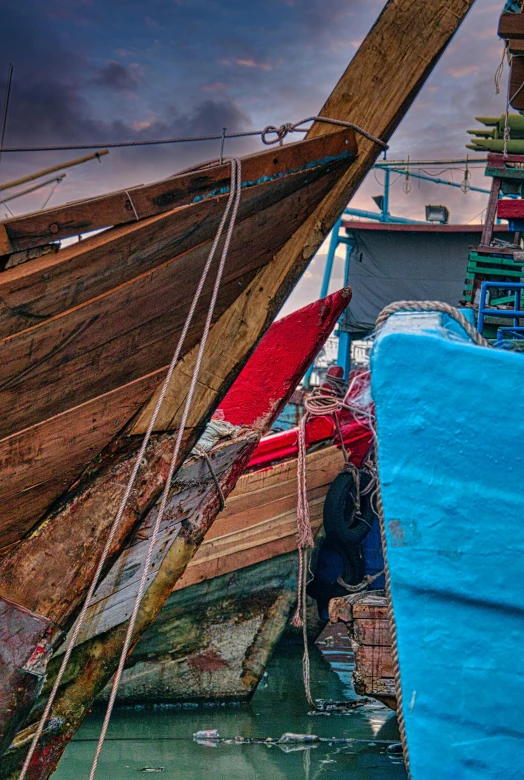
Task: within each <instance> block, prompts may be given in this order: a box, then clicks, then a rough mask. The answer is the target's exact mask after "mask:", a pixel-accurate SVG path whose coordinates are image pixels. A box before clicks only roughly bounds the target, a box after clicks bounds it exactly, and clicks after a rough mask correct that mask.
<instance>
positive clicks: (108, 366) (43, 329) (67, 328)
mask: <svg viewBox="0 0 524 780" xmlns="http://www.w3.org/2000/svg"><path fill="white" fill-rule="evenodd" d="M335 174H336V166H334V168H333V170H332V171H331V173H329V174H328V173H326V175H325V176H323V177H322V178H320V179H318V180H317V181H316V182H312V183H311V184H309V185H307V186H306V187H305V188H304V189H303V190H302V191H301V192H296V193H293V194H292V195H291V196H290V197H289V198H287V199H286V200H285V201H284V202H280V203H277V204H275V205H273V206H271V207H270V208H268V209H266V210H265V211H263V212H259V213H257V214H255V215H253V217H251V218H250V219H248V220H245V221H244V222H242V223H240V224H238V225H237V226H236V228H235V231H234V236H233V240H232V242H231V248H230V252H229V256H228V264H227V266H226V270H225V273H224V281H223V284H222V285H221V290H220V294H219V299H218V303H217V308H216V317H217V318H218V317H219V316H220V315H221V314H222V313H223V312H224V311H225V310H226V309H227V307H228V306H229V305H230V304H231V303H232V301H234V299H235V298H236V297H237V296H238V295H239V292H240V291H241V290H242V289H243V288H244V287H246V286H247V285H248V283H249V281H250V280H251V278H252V277H253V274H254V273H255V271H256V269H257V268H259V267H260V266H261V265H263V264H265V263H267V262H268V261H269V259H270V258H271V257H272V255H273V253H274V251H275V250H276V249H277V248H278V247H279V246H281V245H282V244H283V243H284V242H285V240H286V238H287V236H288V235H289V233H290V232H291V230H292V229H293V224H300V222H301V221H303V220H304V218H305V217H306V215H307V214H308V213H310V212H311V210H312V209H313V208H314V206H315V204H316V203H318V201H319V200H320V199H321V198H322V196H323V195H324V194H325V192H326V191H327V190H328V189H329V188H330V186H331V185H332V181H333V177H334V176H335ZM260 186H269V185H260ZM273 186H274V185H273ZM283 209H285V212H286V214H287V217H286V218H285V219H283V218H282V214H283ZM253 234H255V235H256V237H257V240H256V243H254V242H253V240H252V237H253ZM247 245H249V247H250V251H249V252H247V253H246V249H245V248H246V246H247ZM208 249H209V247H208V245H207V244H203V245H201V246H199V247H198V248H196V249H194V250H191V251H190V252H187V253H185V254H184V255H182V256H181V257H177V258H175V259H174V260H173V261H170V262H167V263H164V264H162V265H161V266H159V267H157V268H155V269H154V270H153V271H151V272H149V273H148V274H144V275H143V276H141V277H138V278H137V279H134V280H132V281H131V282H128V283H127V284H125V285H122V286H120V287H119V288H117V289H116V290H114V291H112V292H110V293H108V294H107V295H105V296H101V297H99V298H97V299H95V300H93V301H89V302H87V303H86V304H83V305H82V306H79V307H76V308H75V309H73V310H71V311H70V312H66V313H64V314H63V315H62V316H59V317H55V318H53V319H51V320H49V321H47V322H44V323H43V324H41V325H39V326H36V327H34V328H32V329H31V330H28V331H25V332H23V333H20V334H18V335H16V336H13V337H10V339H8V340H7V341H4V342H3V345H4V360H3V362H2V365H1V366H0V408H1V409H2V412H3V414H2V420H1V422H0V435H2V436H6V435H9V434H11V433H13V432H15V431H16V430H19V429H20V428H24V427H27V426H29V425H32V424H35V423H37V422H40V421H41V420H42V419H45V417H46V416H54V415H56V414H58V413H60V412H62V411H64V410H65V409H67V408H69V407H70V406H73V405H78V404H80V403H83V402H85V401H87V400H89V399H90V398H92V397H96V396H97V395H100V394H102V393H105V392H109V391H110V390H112V389H114V388H115V387H118V386H119V385H120V384H125V383H126V382H129V381H132V380H134V379H137V378H138V377H139V376H141V375H143V374H145V373H150V372H152V371H154V370H155V369H158V368H159V367H160V366H162V365H164V364H165V363H166V362H168V361H169V359H170V357H171V353H172V351H173V349H174V344H175V342H176V337H177V335H178V333H179V332H180V329H181V328H182V325H183V323H184V321H185V318H186V315H187V311H188V309H189V305H190V301H191V296H192V294H193V289H194V287H195V286H196V284H197V281H198V277H199V274H200V270H201V268H202V266H203V264H204V263H205V260H206V258H207V253H208ZM212 283H213V280H212V278H211V279H210V280H209V281H208V283H207V285H206V287H205V289H204V292H203V294H202V297H201V299H200V303H199V306H198V307H197V312H196V314H195V320H194V322H195V323H196V324H195V325H194V326H193V327H192V328H191V329H190V331H189V333H188V337H187V342H186V349H189V348H190V347H191V346H192V345H193V344H195V343H196V341H197V339H198V337H199V335H200V332H201V325H200V324H199V323H200V322H201V321H202V319H203V317H204V316H205V312H206V309H207V306H208V304H209V297H210V292H211V287H212ZM15 399H16V403H15Z"/></svg>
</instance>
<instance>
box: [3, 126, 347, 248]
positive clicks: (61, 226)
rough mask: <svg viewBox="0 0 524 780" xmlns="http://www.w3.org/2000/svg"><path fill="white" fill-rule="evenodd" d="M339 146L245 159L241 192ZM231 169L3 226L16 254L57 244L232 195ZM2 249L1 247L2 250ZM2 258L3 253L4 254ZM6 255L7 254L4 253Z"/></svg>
mask: <svg viewBox="0 0 524 780" xmlns="http://www.w3.org/2000/svg"><path fill="white" fill-rule="evenodd" d="M344 135H345V137H346V138H347V143H345V144H344V150H347V151H350V152H351V153H352V154H353V155H354V154H356V151H357V149H356V142H355V136H354V133H353V132H352V131H351V130H349V129H346V130H345V131H344ZM340 151H341V149H340V146H338V145H337V144H329V143H328V144H326V143H325V142H322V143H320V144H318V143H317V144H315V143H311V142H308V143H306V144H303V143H301V142H298V143H293V144H286V145H285V146H282V147H273V148H272V149H266V150H264V151H262V152H258V153H256V154H252V155H249V156H248V157H245V158H243V159H242V186H243V188H244V189H245V188H247V187H249V186H253V185H255V184H256V183H258V182H259V181H261V180H268V179H270V178H276V177H279V176H281V175H282V174H285V173H287V172H289V171H298V170H302V169H303V168H304V167H306V166H308V165H309V164H310V163H313V162H315V161H317V160H322V159H325V158H327V157H330V156H332V155H336V154H339V153H340ZM230 173H231V166H230V165H229V163H225V164H223V165H216V166H214V167H213V168H208V169H200V170H196V171H195V170H194V171H190V172H187V173H182V174H178V175H175V176H172V177H171V178H169V179H164V180H163V181H160V182H155V183H153V184H149V185H142V186H140V187H134V188H132V189H129V190H120V191H119V192H113V193H109V194H108V195H102V196H100V197H98V198H90V199H87V200H82V201H77V202H75V203H70V204H66V205H65V206H59V207H56V208H51V209H47V210H46V211H42V212H38V213H34V214H26V215H24V216H22V217H15V218H13V219H9V220H6V221H5V222H4V223H3V228H4V231H5V234H6V236H7V238H8V240H9V241H10V245H11V251H14V250H15V249H25V248H27V247H31V246H38V245H40V244H45V243H47V242H49V241H57V240H59V239H61V238H66V237H67V236H73V235H74V236H76V235H78V234H79V233H86V232H89V231H91V230H98V229H100V228H105V227H109V226H113V225H121V224H123V223H128V222H132V221H133V220H135V219H136V216H135V211H136V214H137V215H138V217H139V219H143V218H145V217H150V216H152V215H155V214H159V213H162V212H165V211H168V210H171V209H173V208H176V207H179V206H182V205H186V204H190V203H193V202H197V201H199V200H207V199H209V198H210V197H213V196H214V195H215V194H216V193H220V192H223V191H224V190H228V189H229V185H230ZM1 248H2V245H1V244H0V249H1ZM0 254H2V252H0ZM4 254H5V252H4Z"/></svg>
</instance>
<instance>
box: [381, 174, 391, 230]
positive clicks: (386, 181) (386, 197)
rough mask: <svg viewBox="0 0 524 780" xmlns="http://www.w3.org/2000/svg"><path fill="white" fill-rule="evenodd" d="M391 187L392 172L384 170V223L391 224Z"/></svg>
mask: <svg viewBox="0 0 524 780" xmlns="http://www.w3.org/2000/svg"><path fill="white" fill-rule="evenodd" d="M389 185H390V171H389V168H384V199H383V201H382V222H389V221H390V219H389Z"/></svg>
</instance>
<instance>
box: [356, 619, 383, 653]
mask: <svg viewBox="0 0 524 780" xmlns="http://www.w3.org/2000/svg"><path fill="white" fill-rule="evenodd" d="M351 633H352V635H353V638H354V639H355V641H356V642H358V644H359V645H379V646H384V647H391V637H390V635H389V621H388V620H387V619H386V620H378V619H376V618H374V619H372V618H369V619H359V620H354V621H353V625H352V628H351Z"/></svg>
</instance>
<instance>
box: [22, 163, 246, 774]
mask: <svg viewBox="0 0 524 780" xmlns="http://www.w3.org/2000/svg"><path fill="white" fill-rule="evenodd" d="M230 164H231V189H230V193H229V197H228V200H227V204H226V208H225V210H224V214H223V216H222V219H221V221H220V224H219V227H218V230H217V234H216V236H215V239H214V241H213V244H212V246H211V249H210V251H209V255H208V258H207V261H206V264H205V266H204V269H203V271H202V275H201V277H200V280H199V283H198V285H197V289H196V291H195V294H194V296H193V300H192V302H191V306H190V308H189V312H188V315H187V318H186V321H185V323H184V326H183V328H182V332H181V334H180V337H179V340H178V343H177V345H176V348H175V351H174V354H173V357H172V359H171V363H170V365H169V369H168V371H167V374H166V378H165V380H164V383H163V385H162V389H161V391H160V395H159V397H158V400H157V403H156V406H155V409H154V411H153V414H152V416H151V419H150V421H149V425H148V427H147V431H146V433H145V435H144V438H143V440H142V444H141V446H140V450H139V452H138V454H137V457H136V460H135V463H134V465H133V469H132V471H131V475H130V477H129V481H128V484H127V486H126V489H125V492H124V495H123V498H122V501H121V503H120V506H119V508H118V511H117V514H116V516H115V519H114V521H113V523H112V525H111V528H110V530H109V534H108V537H107V540H106V544H105V547H104V549H103V551H102V555H101V556H100V560H99V562H98V565H97V567H96V571H95V574H94V576H93V579H92V581H91V585H90V586H89V590H88V592H87V595H86V598H85V600H84V603H83V605H82V609H81V611H80V614H79V616H78V618H77V620H76V623H75V626H74V629H73V632H72V634H71V638H70V640H69V643H68V645H67V648H66V651H65V653H64V657H63V659H62V663H61V664H60V668H59V670H58V673H57V676H56V679H55V682H54V684H53V687H52V689H51V692H50V694H49V698H48V700H47V703H46V706H45V708H44V711H43V713H42V716H41V718H40V720H39V722H38V726H37V729H36V731H35V734H34V737H33V739H32V741H31V745H30V747H29V751H28V753H27V756H26V758H25V761H24V764H23V767H22V771H21V773H20V777H19V780H24V778H25V776H26V774H27V771H28V769H29V765H30V763H31V759H32V757H33V755H34V752H35V749H36V746H37V744H38V741H39V739H40V737H41V735H42V731H43V729H44V726H45V724H46V722H47V719H48V717H49V713H50V712H51V707H52V706H53V702H54V700H55V698H56V693H57V691H58V688H59V686H60V683H61V681H62V678H63V675H64V672H65V670H66V667H67V664H68V662H69V659H70V657H71V653H72V652H73V648H74V646H75V643H76V640H77V638H78V634H79V632H80V628H81V626H82V623H83V621H84V619H85V616H86V613H87V609H88V606H89V603H90V601H91V599H92V597H93V595H94V593H95V590H96V588H97V586H98V583H99V581H100V577H101V575H102V571H103V569H104V566H105V563H106V560H107V558H108V555H109V551H110V549H111V546H112V543H113V540H114V538H115V534H116V532H117V529H118V527H119V525H120V522H121V520H122V517H123V514H124V511H125V509H126V507H127V504H128V501H129V498H130V496H131V491H132V489H133V485H134V483H135V480H136V477H137V474H138V471H139V469H140V466H141V465H142V462H143V459H144V455H145V451H146V449H147V445H148V443H149V440H150V438H151V435H152V432H153V429H154V426H155V423H156V420H157V417H158V414H159V412H160V408H161V406H162V403H163V401H164V398H165V395H166V393H167V389H168V386H169V383H170V381H171V377H172V375H173V371H174V370H175V367H176V365H177V363H178V361H179V359H180V355H181V351H182V346H183V344H184V341H185V339H186V336H187V333H188V330H189V327H190V325H191V322H192V320H193V317H194V314H195V311H196V307H197V304H198V301H199V299H200V296H201V294H202V290H203V288H204V284H205V282H206V279H207V276H208V273H209V270H210V267H211V264H212V261H213V258H214V256H215V254H216V250H217V247H218V243H219V241H220V238H221V236H222V233H223V231H224V227H225V224H226V221H227V218H228V216H229V214H230V212H231V218H230V223H229V227H228V230H227V235H226V240H225V243H224V249H223V251H222V256H221V259H220V263H219V267H218V270H217V276H216V279H215V284H214V287H213V293H212V296H211V301H210V304H209V309H208V314H207V318H206V322H205V325H204V331H203V335H202V338H201V341H200V348H199V351H198V356H197V361H196V364H195V369H194V371H193V376H192V378H191V384H190V388H189V392H188V395H187V399H186V404H185V407H184V411H183V415H182V420H181V423H180V427H179V430H178V435H177V439H176V443H175V448H174V452H173V458H172V461H171V465H170V469H169V475H168V478H167V480H166V483H165V487H164V492H163V494H162V500H161V503H160V508H159V511H158V515H157V518H156V522H155V526H154V529H153V534H152V536H151V542H150V545H149V549H148V553H147V556H146V561H145V563H144V566H143V570H142V578H141V581H140V586H139V590H138V594H137V598H136V601H135V606H134V609H133V614H132V616H131V619H130V622H129V627H128V631H127V634H126V639H125V642H124V646H123V648H122V655H121V659H120V663H119V666H118V670H117V673H116V675H115V679H114V682H113V687H112V689H111V697H110V701H109V705H108V709H107V713H106V717H105V719H104V724H103V726H102V731H101V734H100V739H99V742H98V745H97V750H96V755H95V759H94V761H93V766H92V768H91V773H90V780H92V778H93V777H94V774H95V772H96V767H97V763H98V758H99V756H100V752H101V749H102V745H103V741H104V738H105V734H106V732H107V727H108V725H109V718H110V716H111V711H112V708H113V704H114V700H115V697H116V691H117V689H118V684H119V682H120V677H121V675H122V670H123V667H124V662H125V658H126V655H127V651H128V649H129V645H130V642H131V636H132V632H133V628H134V624H135V621H136V617H137V614H138V608H139V606H140V601H141V599H142V595H143V591H144V587H145V583H146V579H147V574H148V572H149V565H150V562H151V555H152V552H153V547H154V544H155V541H156V537H157V535H158V530H159V527H160V522H161V519H162V516H163V514H164V511H165V507H166V502H167V497H168V493H169V488H170V486H171V480H172V477H173V473H174V470H175V468H176V462H177V458H178V454H179V452H180V446H181V443H182V437H183V434H184V429H185V425H186V422H187V418H188V414H189V409H190V406H191V402H192V399H193V395H194V391H195V387H196V383H197V379H198V374H199V371H200V366H201V363H202V357H203V353H204V349H205V345H206V342H207V337H208V335H209V330H210V327H211V321H212V317H213V312H214V309H215V304H216V300H217V297H218V290H219V287H220V282H221V279H222V273H223V270H224V264H225V260H226V257H227V253H228V250H229V245H230V242H231V236H232V232H233V227H234V224H235V219H236V215H237V212H238V205H239V201H240V193H241V163H240V160H237V159H232V160H230ZM231 210H232V211H231Z"/></svg>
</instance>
